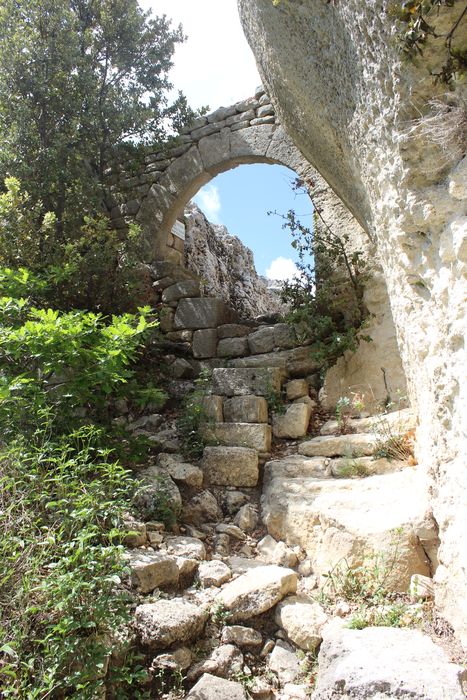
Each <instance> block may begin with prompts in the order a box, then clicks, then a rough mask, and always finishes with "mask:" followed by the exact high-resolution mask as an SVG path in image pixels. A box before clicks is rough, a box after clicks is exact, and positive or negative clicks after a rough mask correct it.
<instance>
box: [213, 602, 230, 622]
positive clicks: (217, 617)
mask: <svg viewBox="0 0 467 700" xmlns="http://www.w3.org/2000/svg"><path fill="white" fill-rule="evenodd" d="M231 618H232V613H231V612H230V610H228V609H227V608H226V606H225V604H224V603H223V602H222V601H219V602H218V603H216V604H215V605H213V607H212V608H211V620H212V621H213V622H214V623H215V624H216V625H219V626H220V627H224V625H227V624H228V622H229V621H230V619H231Z"/></svg>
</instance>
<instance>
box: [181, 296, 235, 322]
mask: <svg viewBox="0 0 467 700" xmlns="http://www.w3.org/2000/svg"><path fill="white" fill-rule="evenodd" d="M224 317H225V304H224V302H223V301H222V299H213V298H209V297H206V298H193V299H181V301H180V303H179V305H178V308H177V313H176V314H175V319H174V328H175V329H176V330H179V329H181V328H188V329H191V330H196V329H198V328H217V326H219V325H221V324H222V323H223V321H224Z"/></svg>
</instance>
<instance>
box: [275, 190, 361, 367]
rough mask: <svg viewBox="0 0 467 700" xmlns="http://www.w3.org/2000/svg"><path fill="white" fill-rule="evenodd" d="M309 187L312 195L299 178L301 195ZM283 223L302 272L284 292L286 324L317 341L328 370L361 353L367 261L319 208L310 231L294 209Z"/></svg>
mask: <svg viewBox="0 0 467 700" xmlns="http://www.w3.org/2000/svg"><path fill="white" fill-rule="evenodd" d="M305 184H306V185H307V186H308V191H309V190H310V189H311V188H312V186H313V183H312V182H307V183H304V182H303V181H302V180H300V179H297V180H296V181H295V183H294V185H293V187H294V190H296V191H302V192H303V191H304V186H305ZM270 213H271V212H270ZM281 218H282V219H283V220H284V224H283V226H282V228H284V229H287V230H288V231H289V233H290V234H291V236H292V247H293V248H294V249H295V250H296V251H297V253H298V263H297V267H298V270H299V274H298V275H297V276H296V278H295V279H293V280H292V281H289V282H286V283H285V284H284V285H283V288H282V292H281V297H282V301H283V302H284V303H285V304H287V305H288V306H289V308H290V311H289V313H288V315H287V321H288V322H290V323H292V324H293V325H294V326H295V328H296V330H297V333H298V336H299V338H301V340H302V341H304V340H305V339H309V340H311V341H312V342H313V345H312V348H311V349H312V351H313V357H315V358H316V360H317V361H318V362H319V363H320V364H321V365H322V366H323V367H324V368H327V367H329V366H331V365H332V364H333V363H334V362H335V360H336V359H337V358H338V357H339V356H340V355H341V354H342V353H344V352H345V351H346V350H352V351H354V350H356V348H357V342H358V340H357V332H358V330H360V329H361V328H362V327H363V323H364V320H365V318H366V315H367V314H366V310H365V307H364V305H363V301H362V299H363V280H364V267H365V262H364V260H363V256H362V253H361V252H360V251H353V252H350V241H349V236H348V235H347V234H343V235H342V236H339V235H337V234H336V233H334V232H333V231H332V230H331V228H330V227H329V226H328V224H327V223H326V221H325V220H324V218H323V216H322V213H321V210H320V209H319V207H317V206H315V207H314V225H313V227H312V228H307V227H306V226H304V225H303V224H302V223H301V221H300V220H299V219H298V218H297V216H296V214H295V212H294V211H292V210H290V211H289V212H288V213H287V215H285V216H284V215H281ZM360 338H361V339H363V340H369V338H368V337H366V336H362V335H360Z"/></svg>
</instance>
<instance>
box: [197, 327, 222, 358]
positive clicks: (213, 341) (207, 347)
mask: <svg viewBox="0 0 467 700" xmlns="http://www.w3.org/2000/svg"><path fill="white" fill-rule="evenodd" d="M216 350H217V330H216V329H215V328H206V329H202V330H199V331H195V332H194V333H193V356H194V357H198V358H206V357H215V355H216Z"/></svg>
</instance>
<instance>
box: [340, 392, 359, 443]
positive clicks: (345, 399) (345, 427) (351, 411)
mask: <svg viewBox="0 0 467 700" xmlns="http://www.w3.org/2000/svg"><path fill="white" fill-rule="evenodd" d="M364 408H365V404H364V399H363V397H362V396H361V395H360V394H352V395H351V396H341V397H340V398H339V399H338V400H337V403H336V420H337V424H338V428H339V432H340V434H341V435H345V434H347V433H350V432H352V427H351V423H350V421H351V419H352V416H354V415H355V414H356V413H359V412H360V411H363V409H364Z"/></svg>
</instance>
